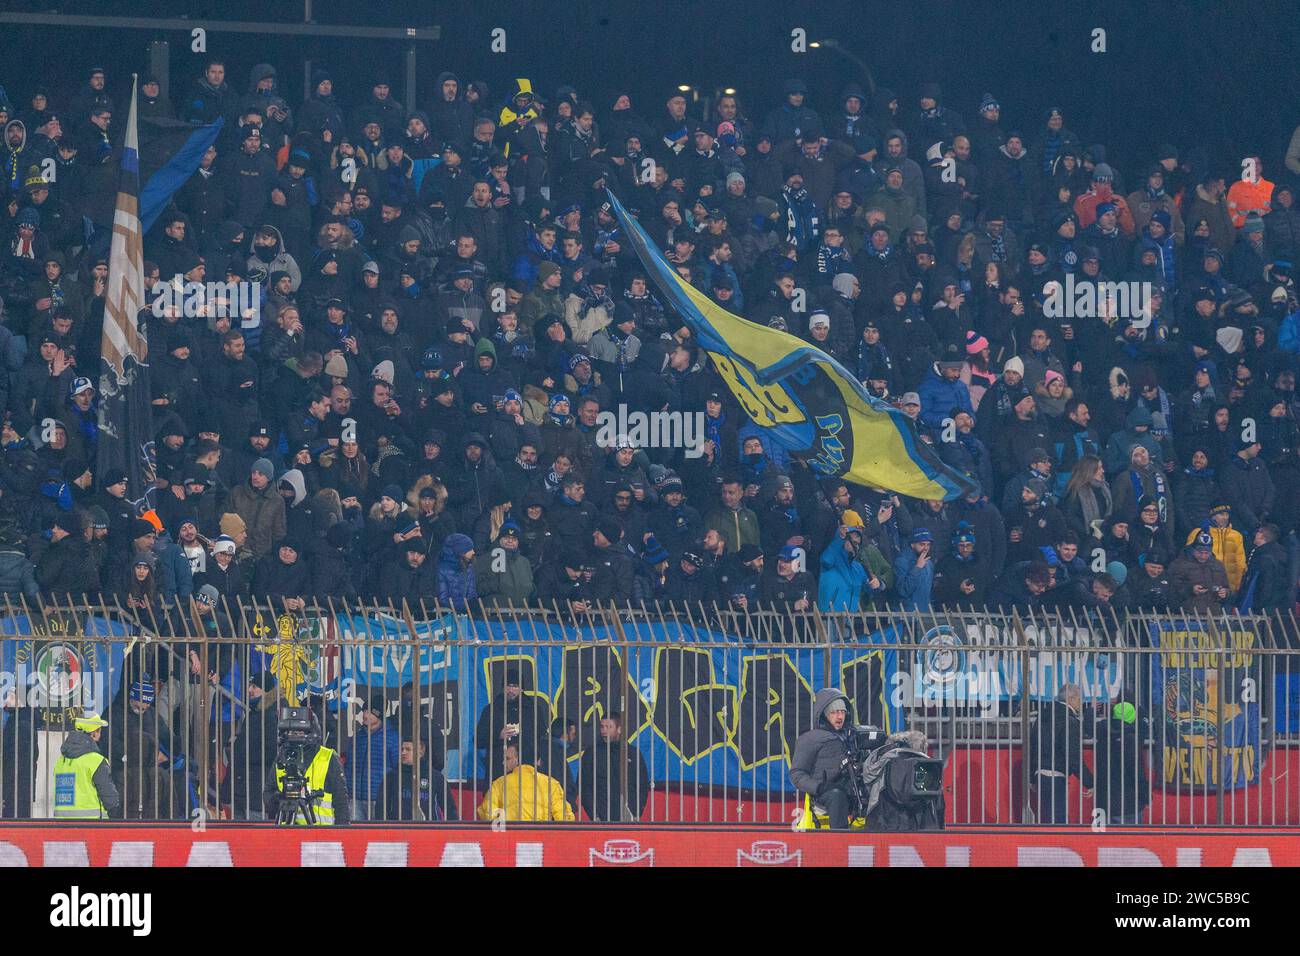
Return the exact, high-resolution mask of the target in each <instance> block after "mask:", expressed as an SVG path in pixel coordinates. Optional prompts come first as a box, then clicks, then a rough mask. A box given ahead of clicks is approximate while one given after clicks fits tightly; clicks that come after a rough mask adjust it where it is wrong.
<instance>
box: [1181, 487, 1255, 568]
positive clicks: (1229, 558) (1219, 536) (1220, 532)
mask: <svg viewBox="0 0 1300 956" xmlns="http://www.w3.org/2000/svg"><path fill="white" fill-rule="evenodd" d="M1227 497H1228V496H1227V495H1226V494H1224V495H1220V496H1219V498H1220V500H1219V501H1217V502H1216V503H1215V504H1214V505H1212V506H1211V508H1210V520H1209V524H1208V525H1206V526H1204V527H1201V528H1195V529H1193V530H1192V532H1191V533H1190V534H1189V535H1188V536H1187V541H1186V542H1185V543H1186V544H1189V545H1194V544H1195V543H1196V540H1197V538H1198V537H1199V536H1200V535H1201V534H1208V535H1209V536H1210V540H1211V550H1212V551H1213V553H1214V556H1215V557H1216V558H1218V559H1219V561H1220V562H1222V564H1223V570H1224V573H1225V574H1227V576H1228V587H1230V588H1231V589H1232V590H1233V591H1234V592H1235V591H1236V590H1238V589H1239V588H1240V587H1241V580H1242V578H1243V577H1244V576H1245V574H1246V548H1245V538H1244V536H1243V532H1241V531H1239V530H1237V529H1236V528H1234V527H1233V522H1232V506H1231V505H1229V504H1228V503H1227V502H1226V501H1225V500H1223V499H1225V498H1227Z"/></svg>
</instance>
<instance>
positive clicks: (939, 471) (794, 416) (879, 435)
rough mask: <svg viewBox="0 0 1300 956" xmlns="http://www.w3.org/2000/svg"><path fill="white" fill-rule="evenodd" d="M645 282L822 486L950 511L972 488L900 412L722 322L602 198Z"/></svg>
mask: <svg viewBox="0 0 1300 956" xmlns="http://www.w3.org/2000/svg"><path fill="white" fill-rule="evenodd" d="M607 193H608V195H609V201H610V206H611V208H612V210H613V213H614V215H615V216H616V217H617V218H618V221H619V222H620V223H621V224H622V226H623V229H624V230H625V231H626V233H627V236H628V239H629V241H630V244H631V246H632V250H633V251H634V252H635V253H636V255H637V258H638V259H640V260H641V264H642V266H644V267H645V270H646V273H647V274H648V275H649V276H650V278H651V280H652V281H653V282H654V283H655V285H656V286H657V287H658V288H659V291H660V292H662V293H663V294H664V296H665V297H666V300H667V302H666V304H667V305H669V306H671V307H672V308H673V309H675V310H676V312H677V314H678V315H679V316H681V318H682V321H683V322H685V324H686V326H687V328H689V329H690V330H691V335H692V337H693V338H694V340H695V342H696V343H697V344H698V345H699V346H700V347H702V348H703V349H704V350H705V351H706V352H707V353H708V354H709V357H710V358H711V359H712V360H713V364H714V367H715V368H717V370H718V374H719V375H721V376H722V379H723V381H724V382H726V383H727V388H728V389H730V390H731V393H732V395H734V396H735V398H736V401H737V402H738V403H739V405H740V407H741V408H742V409H743V410H744V412H745V414H746V415H748V416H749V417H750V419H752V420H753V422H754V424H755V425H757V426H759V428H761V429H762V430H763V432H764V433H765V434H766V435H768V436H769V437H770V438H771V439H772V440H773V441H774V442H776V443H778V444H780V445H781V447H783V448H784V449H785V450H786V451H787V452H789V453H790V454H791V455H792V456H794V457H795V458H798V459H800V460H801V461H803V462H805V463H806V464H807V465H808V467H809V468H810V469H812V470H813V471H814V472H817V473H818V474H821V475H825V476H827V477H838V478H844V479H846V480H848V481H851V482H855V483H857V484H860V485H867V486H872V487H880V488H887V489H889V490H890V491H895V492H898V493H899V494H904V495H909V496H911V497H913V498H921V499H924V500H944V501H951V500H953V499H955V498H961V497H964V496H966V495H967V494H969V493H970V492H971V491H973V490H974V489H975V488H977V487H978V486H977V484H976V483H975V482H974V481H972V480H971V479H969V478H967V477H966V476H965V475H962V474H960V473H958V472H957V471H955V470H953V469H952V468H950V467H948V466H947V465H946V464H944V463H943V461H941V460H940V458H939V456H938V454H937V453H936V452H935V451H934V450H933V449H932V448H931V447H930V446H929V445H927V444H925V443H924V442H923V441H921V440H920V438H919V437H918V436H917V431H916V425H915V423H913V421H912V420H911V419H910V418H908V417H907V415H906V414H904V413H903V412H902V411H901V410H899V409H896V408H894V407H893V406H891V405H888V404H887V403H885V402H882V401H880V400H879V399H877V398H873V397H872V396H871V395H870V394H868V393H867V390H866V389H865V388H864V387H863V385H862V383H861V382H859V381H858V380H857V379H856V378H854V376H853V374H852V373H851V372H849V371H848V370H847V369H846V368H844V366H843V365H841V364H840V363H839V362H837V361H835V359H834V358H832V357H831V356H829V355H827V354H826V353H825V352H823V351H822V350H821V349H818V348H816V347H814V346H812V345H810V344H808V343H807V342H805V341H803V340H802V339H799V338H796V337H795V336H793V335H790V334H789V333H787V332H782V331H779V330H778V329H773V328H769V327H767V326H765V325H759V324H758V323H756V322H750V321H748V320H746V319H742V318H740V317H738V316H735V315H732V314H731V313H730V312H728V311H727V310H726V309H724V308H722V307H721V306H720V305H718V304H717V303H716V302H713V301H712V300H711V299H709V298H708V297H706V296H705V295H704V294H703V293H702V292H700V291H699V290H698V289H696V288H694V287H692V286H690V285H688V284H687V283H686V281H685V280H684V279H682V277H681V276H680V275H678V274H677V272H676V270H674V269H673V267H672V264H671V263H669V262H668V260H667V259H666V258H664V256H663V254H662V253H661V252H660V251H659V250H658V249H656V248H655V247H654V245H653V243H652V242H651V240H650V237H649V236H648V235H647V234H646V232H645V230H644V229H643V228H642V227H641V224H640V223H639V222H637V221H636V220H635V219H633V218H632V216H630V215H629V214H628V212H627V210H625V209H624V208H623V205H622V203H620V202H619V201H618V198H617V197H616V196H615V195H614V194H613V193H612V192H608V190H607Z"/></svg>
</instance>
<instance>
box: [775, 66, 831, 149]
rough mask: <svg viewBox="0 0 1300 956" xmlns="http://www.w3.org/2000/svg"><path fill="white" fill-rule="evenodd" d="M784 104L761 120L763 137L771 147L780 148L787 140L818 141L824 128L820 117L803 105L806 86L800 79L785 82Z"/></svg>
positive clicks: (806, 91)
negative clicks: (770, 143)
mask: <svg viewBox="0 0 1300 956" xmlns="http://www.w3.org/2000/svg"><path fill="white" fill-rule="evenodd" d="M782 92H783V93H784V95H785V103H783V104H782V105H781V106H778V107H777V108H776V109H774V110H772V112H770V113H768V114H767V118H766V119H765V120H763V135H765V136H767V137H768V138H769V139H770V140H771V141H772V145H773V146H774V147H775V146H780V145H781V144H782V143H784V142H786V141H787V140H804V139H818V138H819V137H821V135H822V131H823V130H824V129H825V127H824V126H823V124H822V121H821V117H819V116H818V115H817V113H816V112H814V111H813V110H812V109H810V108H809V107H807V106H805V105H804V99H805V98H806V97H807V95H808V84H807V83H805V82H804V81H803V80H800V79H789V80H786V81H785V85H784V87H783V88H782Z"/></svg>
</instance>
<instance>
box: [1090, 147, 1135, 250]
mask: <svg viewBox="0 0 1300 956" xmlns="http://www.w3.org/2000/svg"><path fill="white" fill-rule="evenodd" d="M1114 181H1115V172H1114V170H1112V169H1111V168H1110V167H1109V166H1107V165H1106V164H1105V163H1098V164H1097V165H1096V166H1094V167H1093V170H1092V188H1091V189H1089V190H1088V191H1087V192H1086V193H1084V194H1083V195H1082V196H1080V197H1079V198H1078V199H1076V200H1075V201H1074V215H1075V218H1077V219H1078V220H1079V229H1080V230H1083V229H1087V228H1088V227H1089V226H1091V225H1092V224H1093V223H1094V222H1096V221H1097V207H1098V206H1100V205H1101V204H1102V203H1104V202H1108V203H1111V204H1112V205H1113V206H1114V207H1115V217H1116V221H1117V222H1118V223H1119V228H1120V231H1121V232H1122V233H1124V235H1126V236H1134V235H1136V234H1137V227H1136V226H1135V225H1134V223H1133V213H1132V211H1131V210H1130V209H1129V208H1128V203H1127V202H1126V201H1125V200H1124V197H1123V196H1120V195H1117V194H1116V193H1115V192H1114V191H1113V190H1112V188H1111V184H1112V183H1113V182H1114Z"/></svg>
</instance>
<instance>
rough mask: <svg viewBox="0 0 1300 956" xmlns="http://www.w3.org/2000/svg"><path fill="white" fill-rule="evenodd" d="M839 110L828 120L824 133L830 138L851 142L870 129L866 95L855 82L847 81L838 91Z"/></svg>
mask: <svg viewBox="0 0 1300 956" xmlns="http://www.w3.org/2000/svg"><path fill="white" fill-rule="evenodd" d="M840 104H841V112H840V114H839V115H838V116H836V117H835V118H834V119H833V120H831V122H830V127H829V129H827V131H826V135H827V136H829V137H831V138H832V139H838V140H843V141H845V142H851V141H852V140H853V139H854V137H856V136H858V135H859V134H861V133H867V132H870V131H871V119H870V118H869V117H868V115H867V95H866V94H865V93H863V92H862V87H861V86H859V85H858V84H857V83H848V84H846V85H845V87H844V89H843V90H842V91H841V92H840Z"/></svg>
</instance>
